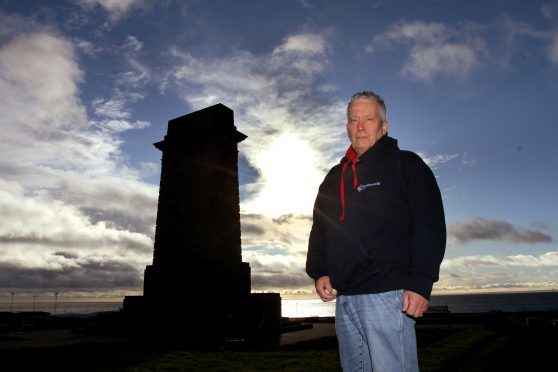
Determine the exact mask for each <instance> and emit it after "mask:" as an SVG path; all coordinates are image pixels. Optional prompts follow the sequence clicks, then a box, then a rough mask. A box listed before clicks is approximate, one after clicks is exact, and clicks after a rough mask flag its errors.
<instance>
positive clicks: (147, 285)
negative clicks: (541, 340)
mask: <svg viewBox="0 0 558 372" xmlns="http://www.w3.org/2000/svg"><path fill="white" fill-rule="evenodd" d="M246 138H247V137H246V136H245V135H244V134H242V133H240V132H239V131H238V130H237V129H236V126H235V125H234V117H233V111H232V110H231V109H229V108H228V107H226V106H224V105H222V104H217V105H214V106H211V107H208V108H205V109H202V110H199V111H196V112H193V113H191V114H188V115H184V116H181V117H178V118H176V119H172V120H170V121H169V122H168V131H167V134H166V136H165V138H164V140H163V141H160V142H157V143H155V144H154V145H155V147H156V148H157V149H159V150H160V151H161V152H162V168H161V181H160V188H159V202H158V209H157V221H156V230H155V247H154V253H153V264H152V265H149V266H147V268H146V270H145V278H144V295H143V296H128V297H126V298H125V300H124V313H127V314H130V315H131V316H133V317H135V318H137V319H141V318H142V317H143V318H144V320H145V319H148V318H152V317H156V318H158V319H159V320H160V321H161V322H163V323H167V322H166V320H168V319H173V322H174V324H177V325H181V324H182V325H185V324H188V327H187V328H188V329H190V330H192V331H193V332H194V331H196V330H197V333H199V332H204V333H208V334H213V335H217V336H218V337H221V336H222V337H227V336H230V337H236V336H238V334H244V335H254V334H258V333H261V332H267V333H269V332H271V333H273V332H279V328H280V320H281V302H280V301H281V299H280V297H279V295H278V294H276V293H272V294H252V293H251V284H250V265H249V264H248V263H246V262H242V250H241V239H240V207H239V202H240V200H239V191H238V186H239V184H238V143H239V142H241V141H243V140H245V139H246ZM262 325H263V328H262ZM164 326H166V325H164ZM198 328H201V329H198ZM229 334H230V335H229ZM241 336H242V335H241Z"/></svg>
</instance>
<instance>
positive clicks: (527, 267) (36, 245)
mask: <svg viewBox="0 0 558 372" xmlns="http://www.w3.org/2000/svg"><path fill="white" fill-rule="evenodd" d="M359 90H375V91H377V92H378V93H380V94H381V95H382V96H383V97H384V98H385V100H386V102H387V105H388V119H389V121H390V135H391V136H393V137H395V138H397V139H398V140H399V145H400V147H401V148H405V149H409V150H413V151H415V152H417V153H419V154H420V155H421V156H422V157H423V158H424V159H425V161H427V162H428V163H429V165H430V166H431V167H432V169H433V170H434V173H435V174H436V177H437V179H438V182H439V185H440V188H441V190H442V194H443V199H444V203H445V210H446V219H447V225H448V247H447V253H446V258H445V260H444V263H443V265H442V270H441V278H440V281H439V282H438V283H437V284H436V286H435V291H436V292H438V293H442V292H447V291H480V290H511V289H514V290H536V289H551V288H558V245H557V240H558V213H557V207H558V197H557V196H556V195H557V194H556V190H558V172H557V171H558V166H557V165H556V159H558V146H556V145H555V143H554V141H555V140H556V138H557V135H558V129H557V128H558V122H557V117H558V4H557V3H556V2H555V1H550V0H549V1H543V0H540V1H539V0H537V1H529V2H527V1H520V0H516V1H511V0H510V1H504V0H494V1H490V2H486V1H480V0H472V1H467V2H463V1H440V0H431V1H426V0H425V1H379V0H354V1H344V2H340V1H334V0H323V1H318V0H290V1H289V0H242V1H240V0H239V1H228V0H220V1H219V0H209V1H197V0H184V1H178V0H176V1H175V0H165V1H155V0H72V1H70V0H68V1H62V0H60V1H48V2H45V1H31V0H27V1H17V0H0V291H1V294H0V298H4V299H6V298H8V297H9V295H10V292H15V293H17V294H18V296H22V297H24V296H33V295H44V294H46V293H52V292H55V291H56V292H60V293H64V294H65V296H66V297H70V296H97V297H112V298H116V299H118V298H122V297H123V296H124V295H127V294H139V293H141V291H142V285H143V270H144V268H145V266H146V265H148V264H150V263H151V260H152V252H153V236H154V221H155V215H156V205H157V193H158V182H159V175H160V152H159V151H158V150H157V149H155V148H154V147H153V146H152V144H153V143H154V142H157V141H160V140H161V139H162V138H163V136H164V135H165V133H166V125H167V121H168V120H170V119H172V118H175V117H177V116H181V115H184V114H186V113H189V112H192V111H195V110H198V109H201V108H204V107H207V106H209V105H212V104H215V103H223V104H224V105H226V106H228V107H230V108H231V109H233V110H234V113H235V124H236V126H237V128H238V129H239V130H240V131H241V132H243V133H245V134H246V135H248V139H247V140H245V141H244V142H242V143H241V145H240V148H239V150H240V164H239V167H240V183H241V185H240V192H241V211H242V212H241V213H242V216H241V221H242V230H243V235H242V244H243V260H244V261H246V262H249V263H250V265H251V267H252V287H253V290H257V291H262V290H273V291H280V292H281V293H282V294H283V295H284V296H290V295H295V294H301V295H305V294H306V295H311V293H312V291H313V286H312V283H311V281H310V280H309V278H307V276H306V274H305V273H304V262H305V257H306V247H307V239H308V233H309V229H310V226H311V208H312V204H313V202H314V197H315V193H316V190H317V187H318V185H319V182H320V181H321V179H322V178H323V176H324V174H325V172H326V171H327V170H328V169H329V168H330V167H331V166H332V165H334V164H335V163H336V162H338V161H339V159H340V157H341V156H342V155H343V153H344V151H345V150H346V147H347V145H348V140H347V138H346V135H345V129H344V123H345V117H344V111H345V107H346V102H347V100H348V98H349V97H350V96H351V94H353V93H354V92H356V91H359Z"/></svg>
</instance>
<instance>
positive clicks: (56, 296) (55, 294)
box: [54, 292, 58, 315]
mask: <svg viewBox="0 0 558 372" xmlns="http://www.w3.org/2000/svg"><path fill="white" fill-rule="evenodd" d="M57 303H58V292H54V315H56V305H57Z"/></svg>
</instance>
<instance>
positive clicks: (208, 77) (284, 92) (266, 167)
mask: <svg viewBox="0 0 558 372" xmlns="http://www.w3.org/2000/svg"><path fill="white" fill-rule="evenodd" d="M325 34H326V35H327V32H325ZM329 49H330V47H329V44H328V41H327V39H326V38H325V36H324V35H322V34H320V33H309V32H305V33H300V34H293V35H290V36H288V37H286V38H285V39H284V40H283V41H282V42H281V44H279V45H277V46H275V47H273V48H272V49H271V51H270V52H268V53H262V54H259V55H255V54H252V53H250V52H248V51H244V50H236V51H234V52H232V53H231V54H230V55H229V56H226V57H220V58H219V59H202V58H197V57H194V56H192V55H191V54H189V53H185V52H183V51H181V50H180V49H178V48H176V47H175V48H172V49H171V50H170V54H171V55H172V56H173V57H174V58H175V59H176V61H177V62H176V63H177V66H176V67H175V68H173V69H172V70H171V72H170V73H169V74H168V75H167V77H166V79H165V82H164V84H163V85H164V89H165V90H167V89H172V90H174V91H176V92H177V93H178V94H179V95H180V96H182V97H183V99H184V100H185V101H186V102H187V103H188V104H189V105H190V106H191V107H192V108H193V109H201V108H204V107H206V106H209V105H211V104H215V103H218V102H221V103H223V104H225V105H227V106H228V107H230V108H232V109H233V110H234V111H235V120H236V122H237V123H239V124H238V127H239V130H240V131H241V132H243V133H245V134H247V135H248V139H247V140H246V141H243V142H242V143H241V144H240V151H241V152H242V153H243V155H244V157H245V158H246V160H247V161H248V163H249V165H250V166H251V167H252V168H253V169H254V170H256V171H257V175H258V176H259V177H258V178H257V179H256V180H255V182H253V183H251V184H249V185H245V186H244V190H243V191H246V193H247V195H248V197H247V199H245V200H243V203H242V208H243V209H244V210H245V211H246V212H252V213H268V214H269V215H273V216H275V217H277V216H279V215H281V214H282V213H289V212H291V213H292V212H294V213H302V214H310V213H311V210H312V206H313V202H314V197H315V195H316V191H317V187H318V185H319V183H320V182H321V180H322V178H323V176H324V174H325V171H327V170H328V169H329V168H330V167H331V166H332V165H333V164H335V163H336V162H337V161H338V159H340V157H341V155H342V153H343V151H344V149H345V147H346V144H347V139H346V134H345V130H344V120H345V119H344V114H343V113H344V111H345V103H344V102H338V101H337V102H332V101H331V100H330V98H329V97H330V90H331V87H330V86H327V85H324V84H322V83H321V77H322V74H324V73H325V72H326V71H327V68H328V66H329V64H330V61H329V53H330V52H329ZM324 133H327V136H324ZM256 139H257V140H256ZM273 159H275V162H273ZM279 160H281V161H279ZM300 177H304V178H305V181H304V182H303V183H301V182H300V181H298V180H300V179H301V178H300ZM272 187H273V192H271V191H270V190H271V188H272ZM295 188H296V190H295ZM266 195H267V196H266ZM269 195H273V198H271V197H269ZM295 198H296V199H295ZM292 208H295V209H294V210H293V209H292Z"/></svg>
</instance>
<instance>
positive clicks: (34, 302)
mask: <svg viewBox="0 0 558 372" xmlns="http://www.w3.org/2000/svg"><path fill="white" fill-rule="evenodd" d="M36 303H37V296H33V312H35V304H36Z"/></svg>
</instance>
